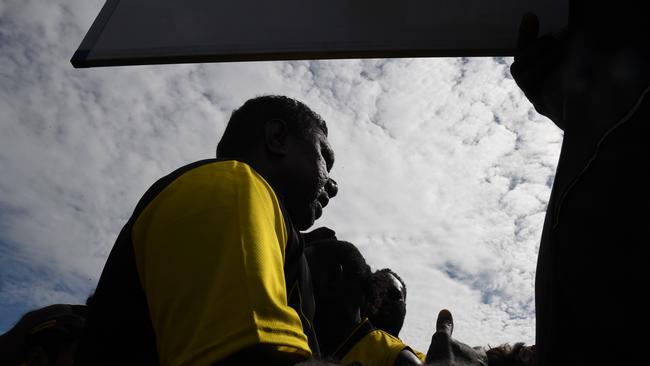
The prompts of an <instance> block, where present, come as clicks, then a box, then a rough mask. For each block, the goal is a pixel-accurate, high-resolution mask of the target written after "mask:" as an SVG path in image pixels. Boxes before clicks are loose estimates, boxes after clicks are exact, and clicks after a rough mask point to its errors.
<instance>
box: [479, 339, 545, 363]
mask: <svg viewBox="0 0 650 366" xmlns="http://www.w3.org/2000/svg"><path fill="white" fill-rule="evenodd" d="M535 350H536V347H535V345H532V346H526V344H525V343H521V342H519V343H515V344H514V345H510V344H508V343H505V344H502V345H500V346H498V347H492V348H490V349H488V350H487V351H486V352H485V353H486V354H487V358H488V365H489V366H533V365H535Z"/></svg>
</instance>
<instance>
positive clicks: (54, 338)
mask: <svg viewBox="0 0 650 366" xmlns="http://www.w3.org/2000/svg"><path fill="white" fill-rule="evenodd" d="M86 314H87V309H86V306H85V305H68V304H55V305H49V306H46V307H44V308H40V309H37V310H33V311H30V312H28V313H26V314H25V315H23V316H22V317H21V318H20V320H19V321H18V322H17V323H16V324H15V325H14V327H13V328H12V329H10V330H9V331H8V332H7V333H5V334H3V335H2V336H0V355H1V356H0V365H2V366H5V365H18V364H22V363H24V364H26V365H28V366H29V365H61V366H64V365H69V366H72V364H73V361H74V356H75V352H76V347H77V344H78V342H79V340H80V339H81V336H82V332H83V327H84V324H85V319H86Z"/></svg>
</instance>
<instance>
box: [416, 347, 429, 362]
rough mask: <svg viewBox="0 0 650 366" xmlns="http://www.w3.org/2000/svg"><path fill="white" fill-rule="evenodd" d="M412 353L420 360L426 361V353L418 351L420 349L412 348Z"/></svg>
mask: <svg viewBox="0 0 650 366" xmlns="http://www.w3.org/2000/svg"><path fill="white" fill-rule="evenodd" d="M413 353H415V355H416V356H417V358H419V359H420V361H422V363H424V362H427V355H426V354H424V353H422V352H420V351H418V350H416V349H414V350H413Z"/></svg>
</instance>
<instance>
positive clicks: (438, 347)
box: [426, 309, 487, 366]
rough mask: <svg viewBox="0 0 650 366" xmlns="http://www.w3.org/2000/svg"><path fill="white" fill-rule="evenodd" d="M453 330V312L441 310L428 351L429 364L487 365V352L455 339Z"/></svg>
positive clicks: (441, 365) (437, 365) (436, 365)
mask: <svg viewBox="0 0 650 366" xmlns="http://www.w3.org/2000/svg"><path fill="white" fill-rule="evenodd" d="M453 331H454V319H453V317H452V315H451V312H450V311H449V310H447V309H443V310H441V311H440V313H438V319H437V321H436V332H435V333H434V334H433V336H432V337H431V345H430V346H429V351H428V352H427V358H426V361H427V365H433V366H486V365H487V356H486V355H485V352H483V351H481V350H479V349H475V348H472V347H470V346H468V345H467V344H465V343H462V342H459V341H457V340H455V339H453V338H452V337H451V335H452V333H453Z"/></svg>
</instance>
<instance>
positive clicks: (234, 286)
mask: <svg viewBox="0 0 650 366" xmlns="http://www.w3.org/2000/svg"><path fill="white" fill-rule="evenodd" d="M132 238H133V245H134V250H135V257H136V265H137V268H138V274H139V276H140V282H141V284H142V287H143V288H144V292H145V294H146V298H147V302H148V306H149V312H150V317H151V320H152V323H153V327H154V332H155V335H156V344H157V348H158V354H159V358H160V363H161V365H209V364H212V363H213V362H216V361H219V360H221V359H223V358H225V357H227V356H229V355H231V354H233V353H235V352H237V351H239V350H241V349H244V348H246V347H248V346H252V345H255V344H260V343H263V344H271V345H277V346H279V347H278V350H279V351H281V352H298V353H304V354H305V356H310V355H311V351H310V349H309V346H308V344H307V337H306V336H305V334H304V333H303V330H302V324H301V322H300V318H299V317H298V314H297V313H296V312H295V311H294V310H293V309H292V308H291V307H289V306H288V305H287V293H286V287H285V280H284V270H283V265H284V253H285V246H286V242H287V229H286V227H285V224H284V218H283V216H282V211H281V209H280V205H279V202H278V198H277V197H276V195H275V193H274V192H273V190H272V189H271V187H270V186H269V185H268V183H267V182H266V181H265V180H264V179H263V178H262V177H261V176H260V175H258V174H257V173H256V172H255V171H254V170H253V169H252V168H251V167H249V166H248V165H246V164H244V163H241V162H237V161H220V162H214V163H209V164H206V165H202V166H200V167H198V168H194V169H192V170H190V171H188V172H186V173H184V174H183V175H181V176H180V177H178V178H177V179H176V180H175V181H174V182H172V183H171V184H169V185H168V186H167V187H166V188H165V189H164V190H163V191H162V192H161V193H159V194H158V196H157V197H156V198H154V199H153V200H152V201H151V202H150V203H149V205H148V206H147V207H146V208H145V209H144V210H143V212H142V213H141V214H140V216H139V217H138V219H137V220H136V222H135V223H134V225H133V229H132ZM125 301H128V300H127V299H125Z"/></svg>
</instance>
